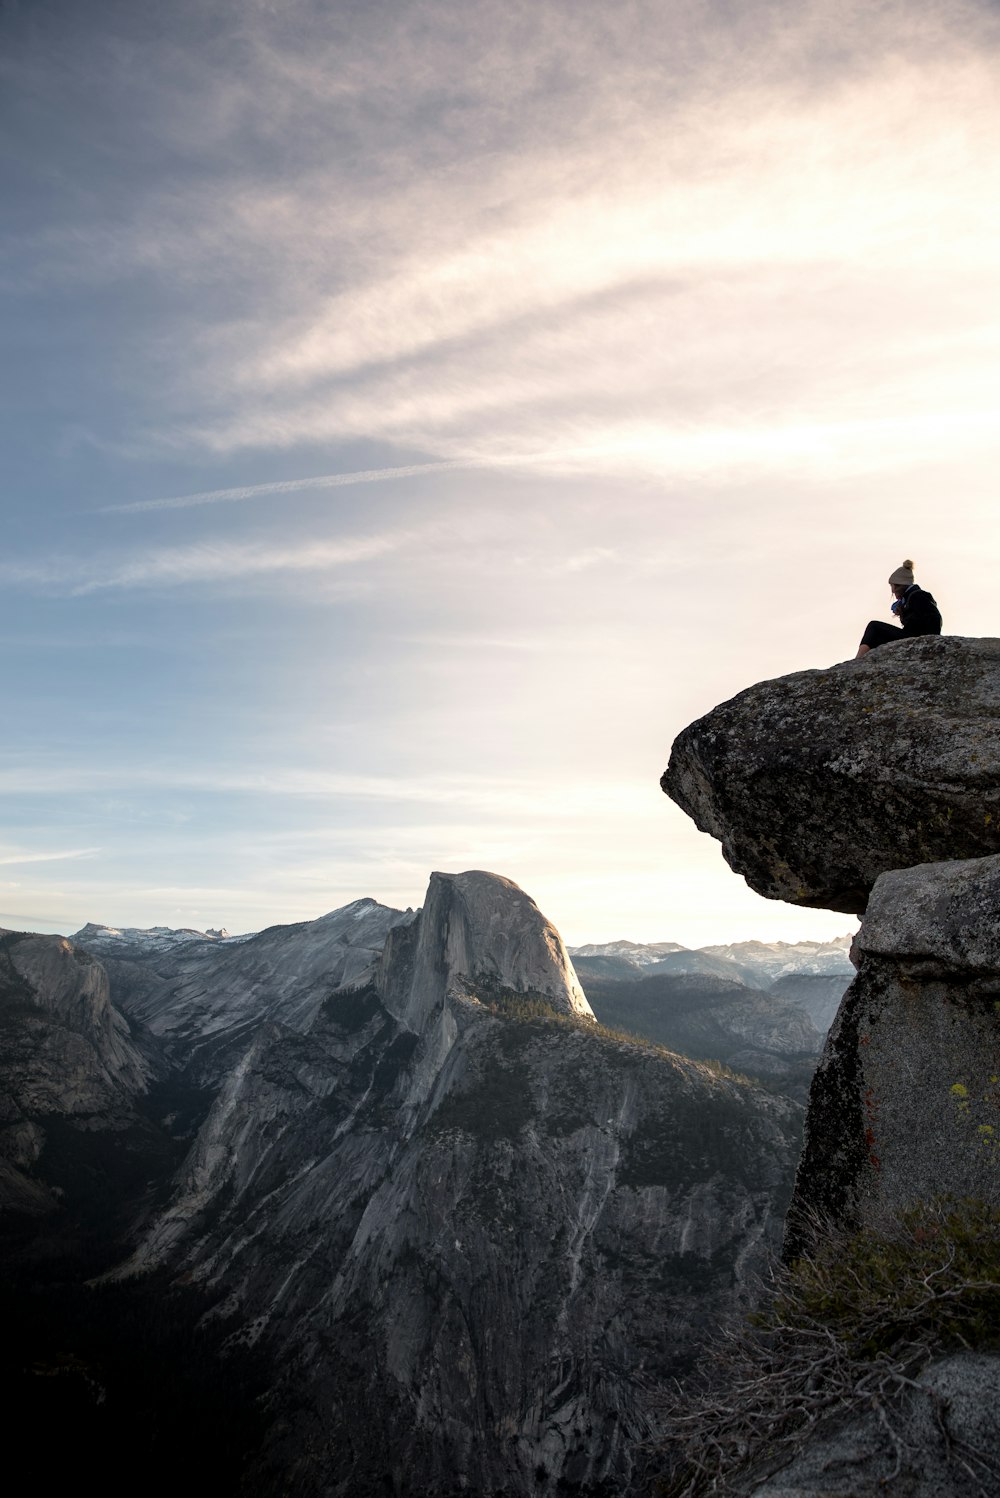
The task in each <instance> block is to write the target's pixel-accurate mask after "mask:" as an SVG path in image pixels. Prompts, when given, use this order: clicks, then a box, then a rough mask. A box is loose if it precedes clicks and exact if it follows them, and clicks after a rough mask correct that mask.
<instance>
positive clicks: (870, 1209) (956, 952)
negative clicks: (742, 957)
mask: <svg viewBox="0 0 1000 1498" xmlns="http://www.w3.org/2000/svg"><path fill="white" fill-rule="evenodd" d="M854 959H855V962H856V963H857V966H858V975H857V977H856V979H855V981H854V983H853V984H852V985H851V987H850V988H849V989H848V991H847V994H846V995H845V998H844V1001H843V1004H842V1006H841V1009H840V1013H839V1015H838V1017H837V1020H836V1022H835V1024H834V1027H833V1029H832V1030H831V1032H830V1036H829V1039H828V1042H827V1046H826V1050H825V1052H824V1056H823V1060H822V1062H821V1064H820V1067H819V1069H818V1071H817V1073H816V1076H815V1078H814V1080H813V1086H812V1092H811V1094H810V1100H809V1112H808V1116H807V1122H806V1143H805V1149H804V1151H803V1156H802V1162H801V1164H800V1167H799V1172H798V1178H797V1186H796V1194H795V1202H794V1205H793V1208H792V1211H791V1212H790V1214H789V1223H788V1237H787V1251H788V1253H789V1254H791V1255H793V1256H794V1253H795V1252H796V1251H797V1250H798V1248H799V1247H800V1246H804V1245H805V1244H806V1243H807V1242H808V1227H807V1221H808V1218H809V1217H810V1216H811V1215H813V1214H815V1213H821V1214H825V1215H827V1216H829V1217H832V1218H833V1219H834V1220H835V1221H837V1222H838V1223H839V1224H840V1225H842V1226H843V1227H845V1228H847V1229H849V1230H850V1229H855V1228H861V1227H877V1226H878V1224H879V1222H880V1221H881V1220H882V1219H884V1218H885V1217H886V1216H887V1215H889V1216H891V1215H892V1214H893V1213H897V1212H899V1211H901V1210H905V1209H906V1208H908V1207H912V1206H915V1205H916V1204H917V1203H918V1202H920V1201H927V1200H930V1199H932V1198H933V1197H936V1196H939V1195H942V1194H944V1193H947V1194H949V1195H951V1196H954V1197H957V1198H963V1197H975V1198H977V1199H979V1200H982V1201H986V1202H991V1203H994V1204H997V1205H1000V1018H998V1016H1000V857H992V858H980V859H971V860H967V861H956V862H954V863H933V864H920V865H918V866H917V867H916V868H911V869H902V870H897V871H894V872H891V873H887V874H884V875H883V876H882V877H881V878H880V879H879V880H878V881H877V882H876V884H875V888H874V890H873V892H872V896H871V900H870V902H869V906H868V912H867V915H866V916H865V920H864V922H863V924H862V927H861V930H860V932H859V933H858V936H857V937H856V939H855V943H854Z"/></svg>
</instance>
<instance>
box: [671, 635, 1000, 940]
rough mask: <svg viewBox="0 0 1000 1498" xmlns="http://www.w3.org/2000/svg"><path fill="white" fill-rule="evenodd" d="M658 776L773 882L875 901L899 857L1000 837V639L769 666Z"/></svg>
mask: <svg viewBox="0 0 1000 1498" xmlns="http://www.w3.org/2000/svg"><path fill="white" fill-rule="evenodd" d="M660 783H661V785H662V787H663V790H664V791H665V792H666V793H667V795H669V796H670V797H672V799H673V800H674V801H676V802H677V804H678V805H679V806H680V807H681V808H682V809H683V810H684V811H686V812H687V813H688V815H689V816H690V817H691V818H692V819H693V820H694V822H695V823H696V824H697V826H698V827H699V828H700V829H701V830H702V831H703V832H708V833H711V835H712V836H713V837H716V838H718V839H719V841H720V842H721V844H722V851H723V854H724V855H725V857H726V860H727V862H728V863H729V864H730V866H731V867H732V868H733V869H734V870H735V871H736V872H737V873H739V874H742V875H743V876H744V878H745V879H746V881H747V883H748V884H749V885H750V887H751V888H752V889H755V890H756V891H757V892H758V893H759V894H762V895H765V896H767V897H768V898H769V899H774V900H787V901H789V902H790V903H792V904H793V905H805V906H818V907H823V908H826V909H830V910H842V911H847V912H851V913H858V914H861V913H863V912H864V910H865V907H866V904H867V902H868V896H869V893H870V891H871V888H872V886H873V884H874V883H875V880H876V879H877V878H878V877H879V875H880V874H882V873H885V872H886V870H889V869H899V868H908V867H910V866H911V865H913V864H919V863H928V862H936V861H940V860H944V859H970V858H980V857H984V856H987V855H990V854H995V853H1000V640H997V639H988V640H982V639H962V638H958V637H948V636H941V637H937V636H932V637H926V638H923V639H915V640H906V641H900V642H898V643H896V642H893V643H892V644H890V645H885V646H883V647H881V648H880V649H878V650H875V651H872V653H871V654H870V655H868V656H866V657H865V658H864V659H862V660H860V661H846V662H844V663H843V664H841V665H837V666H833V667H830V668H829V669H827V670H821V671H800V672H798V673H797V674H795V675H793V676H785V677H780V678H778V679H777V680H774V681H765V682H760V683H758V684H757V685H756V686H754V687H750V688H749V689H748V690H747V691H745V692H741V693H740V694H739V696H737V697H734V698H732V700H731V701H729V702H724V703H722V704H721V705H720V706H719V707H717V708H714V709H713V711H712V712H710V713H708V714H706V716H705V717H703V718H700V719H699V720H698V721H697V722H696V723H692V724H691V725H690V727H688V728H686V729H685V730H684V731H683V732H682V733H681V734H680V735H679V736H678V738H677V739H676V741H675V743H674V746H673V750H672V753H671V756H670V764H669V766H668V767H667V770H666V771H665V773H664V775H663V778H662V780H661V782H660Z"/></svg>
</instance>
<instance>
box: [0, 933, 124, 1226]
mask: <svg viewBox="0 0 1000 1498" xmlns="http://www.w3.org/2000/svg"><path fill="white" fill-rule="evenodd" d="M0 1038H2V1046H0V1215H6V1216H9V1215H10V1214H14V1215H15V1216H16V1215H17V1214H19V1213H28V1214H34V1213H39V1212H41V1213H47V1212H53V1211H55V1210H56V1208H57V1206H58V1195H57V1194H54V1191H53V1187H54V1186H57V1181H56V1178H55V1177H54V1176H53V1173H52V1171H51V1170H50V1169H49V1161H48V1158H47V1146H48V1145H50V1144H51V1142H52V1140H53V1138H54V1136H55V1135H56V1134H63V1133H65V1131H67V1130H69V1131H70V1133H72V1134H75V1135H76V1136H78V1137H81V1138H82V1136H85V1135H89V1136H91V1138H95V1137H96V1136H99V1135H104V1136H109V1135H119V1136H121V1135H124V1134H125V1133H127V1132H128V1131H129V1130H130V1129H132V1128H133V1127H135V1126H137V1125H139V1124H140V1119H139V1115H138V1113H137V1109H136V1099H137V1098H138V1097H139V1096H140V1095H141V1094H142V1093H144V1092H145V1091H146V1089H147V1087H148V1084H149V1082H150V1079H151V1076H152V1067H151V1065H150V1062H149V1060H148V1058H147V1056H146V1055H145V1054H143V1052H142V1051H141V1050H140V1048H139V1047H138V1045H137V1044H136V1042H135V1039H134V1037H133V1035H132V1031H131V1029H130V1026H129V1024H128V1021H127V1020H126V1019H125V1018H124V1017H123V1015H121V1014H120V1013H119V1012H118V1011H117V1010H116V1009H115V1007H114V1006H113V1004H112V1003H111V999H110V989H109V984H108V977H107V974H106V972H105V971H104V969H103V967H102V966H101V964H100V963H99V962H96V961H95V960H94V959H93V958H92V957H89V956H88V955H87V954H86V953H85V952H82V951H80V950H79V949H78V948H76V947H74V946H72V944H71V943H70V942H68V941H66V940H65V939H64V938H63V937H61V936H34V935H28V934H25V933H24V932H16V931H0Z"/></svg>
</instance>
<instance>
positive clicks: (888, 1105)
mask: <svg viewBox="0 0 1000 1498" xmlns="http://www.w3.org/2000/svg"><path fill="white" fill-rule="evenodd" d="M661 785H662V787H663V789H664V790H665V791H666V792H667V794H668V795H670V796H671V797H672V798H673V799H674V800H675V801H676V802H677V803H678V805H680V806H681V807H682V808H683V809H684V810H685V811H686V812H688V814H689V815H690V816H691V817H692V818H693V819H694V821H695V822H696V824H697V825H698V827H699V828H701V829H702V830H703V831H707V832H710V833H711V834H712V835H713V836H714V837H717V838H718V839H719V840H720V842H721V843H722V850H723V853H724V855H725V857H726V859H727V860H728V862H729V863H730V865H731V866H732V868H733V869H734V870H736V872H738V873H741V874H743V875H744V876H745V878H746V880H747V882H748V884H750V886H751V887H752V888H753V889H755V890H757V891H758V892H759V893H760V894H763V895H766V896H768V897H769V898H772V899H783V900H787V901H789V902H790V903H792V904H796V905H805V906H822V907H827V908H829V909H832V910H843V911H854V912H857V913H859V914H861V915H862V916H863V920H862V925H861V929H860V931H859V932H858V935H857V937H856V938H855V941H854V945H853V948H852V953H851V959H852V962H853V963H854V965H855V968H856V969H857V976H856V977H855V979H854V981H853V983H852V984H851V986H850V988H849V989H848V990H847V992H846V994H845V995H844V998H843V1000H842V1002H841V1006H840V1009H839V1012H838V1015H837V1018H836V1020H835V1021H834V1024H833V1026H832V1028H831V1030H830V1033H829V1036H828V1038H827V1042H826V1046H825V1049H824V1053H823V1057H822V1060H821V1062H820V1066H819V1068H818V1070H817V1072H816V1075H815V1077H814V1079H813V1083H812V1087H811V1091H810V1096H809V1106H808V1111H807V1116H806V1135H805V1146H804V1150H803V1154H802V1157H801V1160H800V1163H799V1168H798V1172H797V1175H796V1185H795V1191H794V1194H793V1198H792V1203H791V1206H790V1209H789V1213H788V1217H787V1222H786V1234H785V1259H786V1262H787V1263H788V1264H789V1265H790V1269H789V1273H788V1278H787V1279H786V1280H785V1281H784V1282H783V1283H784V1289H783V1290H782V1291H781V1293H780V1295H779V1297H778V1299H777V1300H776V1302H775V1308H774V1312H773V1314H774V1317H775V1320H774V1326H773V1330H774V1335H776V1336H777V1338H778V1339H779V1343H780V1339H781V1337H782V1336H785V1335H786V1334H788V1336H791V1332H790V1328H791V1329H792V1330H796V1324H795V1319H794V1318H795V1316H798V1317H799V1318H800V1321H799V1323H798V1325H797V1330H796V1335H799V1334H801V1335H803V1336H812V1335H814V1334H815V1335H816V1336H817V1338H818V1340H817V1343H816V1345H817V1348H819V1349H820V1352H821V1351H822V1348H824V1347H833V1348H835V1349H836V1356H835V1361H836V1359H839V1360H840V1364H839V1366H840V1369H841V1372H840V1373H838V1375H837V1377H839V1378H841V1384H840V1385H839V1386H837V1385H836V1381H835V1380H833V1381H831V1379H832V1375H830V1373H829V1370H828V1369H826V1365H825V1360H824V1357H823V1356H820V1352H818V1353H817V1358H818V1361H817V1362H816V1365H815V1367H813V1368H812V1370H811V1371H810V1372H809V1373H808V1378H803V1380H802V1381H801V1384H800V1385H798V1384H796V1383H795V1377H796V1375H795V1374H794V1372H793V1371H792V1364H793V1363H794V1361H795V1359H794V1357H790V1360H789V1364H788V1366H787V1367H784V1368H782V1367H780V1366H779V1367H777V1372H776V1373H774V1375H773V1378H772V1374H770V1373H769V1374H768V1377H769V1378H772V1390H773V1380H774V1378H777V1379H779V1380H780V1379H782V1378H783V1379H785V1380H786V1382H785V1384H781V1385H780V1387H779V1395H778V1397H777V1398H774V1397H773V1393H772V1410H771V1414H765V1415H762V1414H761V1410H760V1409H756V1410H754V1411H751V1412H750V1413H752V1415H753V1418H754V1419H755V1420H756V1421H757V1424H756V1426H755V1429H757V1430H758V1431H760V1430H762V1429H763V1428H764V1425H765V1424H766V1422H767V1420H768V1419H772V1416H774V1418H775V1419H777V1421H778V1425H781V1432H780V1434H777V1435H776V1434H775V1432H777V1431H778V1425H776V1424H774V1423H773V1420H772V1425H771V1426H770V1427H769V1429H771V1431H772V1435H771V1437H770V1438H769V1439H770V1440H771V1441H772V1444H773V1450H780V1451H781V1452H783V1455H782V1456H781V1457H780V1459H779V1458H774V1460H773V1462H772V1469H773V1468H774V1467H780V1468H781V1471H780V1475H777V1476H775V1475H774V1471H773V1470H772V1473H771V1476H770V1477H769V1478H767V1479H766V1480H765V1481H764V1485H763V1486H761V1485H760V1476H759V1475H758V1477H757V1479H756V1481H754V1480H751V1478H750V1475H749V1474H748V1473H746V1472H744V1476H743V1479H740V1478H739V1477H737V1478H736V1479H735V1480H734V1484H733V1485H729V1483H730V1478H729V1475H728V1474H727V1476H726V1478H725V1482H724V1487H723V1489H721V1490H724V1491H731V1492H741V1493H753V1494H755V1495H756V1498H806V1495H807V1494H808V1495H816V1494H819V1493H823V1494H835V1493H836V1494H843V1495H845V1498H846V1495H848V1494H850V1495H854V1498H863V1495H867V1494H869V1493H871V1494H875V1493H876V1492H881V1491H883V1488H884V1484H885V1482H886V1481H889V1480H891V1479H893V1478H895V1477H899V1480H900V1490H901V1491H906V1492H907V1493H908V1494H913V1495H918V1498H932V1495H933V1498H940V1495H945V1498H959V1495H961V1494H965V1493H972V1492H982V1493H984V1494H985V1493H995V1492H997V1491H1000V1425H998V1423H997V1421H996V1419H995V1418H994V1417H993V1415H992V1414H991V1413H990V1410H991V1409H992V1408H993V1405H994V1402H995V1391H996V1388H997V1387H1000V1358H998V1357H997V1356H996V1353H997V1350H998V1345H1000V1344H998V1339H997V1337H996V1335H995V1325H996V1315H995V1311H996V1308H997V1307H998V1306H1000V1249H998V1245H1000V1168H998V1167H1000V856H998V855H1000V640H967V639H955V638H926V639H917V640H913V641H905V642H901V643H899V644H895V643H894V644H891V645H887V646H885V647H883V648H881V649H879V650H878V651H874V652H872V654H870V655H869V656H867V657H865V658H864V659H863V660H861V661H857V662H853V661H852V662H845V663H844V664H843V665H840V666H835V667H833V668H831V669H830V670H826V671H807V672H800V673H798V674H796V675H794V676H789V677H785V678H782V679H780V680H777V681H769V682H762V683H760V684H759V685H757V686H755V687H752V688H750V689H749V690H748V691H746V692H743V693H741V694H740V695H739V696H738V697H735V698H733V700H732V701H730V702H727V703H723V704H722V705H721V706H720V707H718V708H716V709H714V711H713V712H711V713H709V714H707V715H706V716H705V717H703V718H701V719H700V720H699V721H698V722H696V723H694V724H692V725H691V726H690V727H689V728H687V729H685V730H684V732H683V733H681V734H680V735H679V737H678V739H677V740H676V742H675V744H674V746H673V750H672V753H671V757H670V763H669V766H668V768H667V770H666V772H665V773H664V776H663V778H662V781H661ZM970 1254H971V1255H972V1260H971V1262H974V1264H975V1272H974V1275H973V1276H972V1278H971V1279H970V1278H969V1276H966V1277H965V1278H964V1280H963V1278H962V1276H961V1275H958V1274H957V1272H956V1271H955V1265H956V1264H958V1263H961V1262H964V1259H963V1255H964V1258H965V1259H968V1258H969V1255H970ZM927 1255H929V1257H927ZM935 1255H936V1256H937V1257H935ZM897 1258H898V1261H899V1265H900V1270H899V1275H898V1277H897V1275H896V1271H895V1270H894V1269H891V1268H890V1269H889V1270H887V1267H886V1266H892V1265H893V1264H894V1263H895V1262H896V1259H897ZM925 1259H926V1262H925ZM939 1261H940V1262H939ZM917 1263H919V1264H922V1265H923V1266H924V1267H923V1269H922V1270H921V1274H924V1275H925V1278H924V1279H921V1278H920V1276H919V1275H918V1276H917V1277H916V1279H914V1278H913V1274H912V1273H911V1270H912V1266H913V1264H917ZM907 1265H909V1266H910V1267H909V1268H906V1266H907ZM886 1274H888V1280H887V1281H886V1279H885V1276H886ZM906 1275H909V1280H908V1281H907V1287H906V1288H905V1289H904V1288H903V1285H902V1281H903V1280H904V1279H905V1277H906ZM845 1276H846V1278H845ZM880 1276H881V1277H882V1278H880ZM848 1282H849V1283H848ZM886 1283H888V1285H889V1289H888V1291H887V1290H886ZM914 1286H915V1287H916V1290H915V1292H914V1293H915V1294H916V1302H915V1303H914V1304H911V1303H910V1301H909V1300H906V1297H907V1296H910V1291H911V1290H913V1289H914ZM944 1286H947V1289H944V1288H942V1287H944ZM921 1287H922V1288H921ZM917 1292H919V1293H917ZM880 1297H881V1299H880ZM921 1297H923V1298H921ZM949 1297H951V1298H952V1299H949ZM976 1297H979V1299H978V1300H976ZM897 1298H898V1301H899V1304H898V1306H897V1307H895V1309H894V1301H895V1300H896V1299H897ZM910 1300H912V1296H910ZM939 1300H941V1301H942V1304H943V1302H944V1301H948V1306H947V1307H946V1310H947V1312H948V1314H944V1313H942V1311H941V1306H940V1305H939V1304H938V1301H939ZM904 1301H905V1304H904ZM972 1301H975V1302H976V1306H977V1309H976V1311H975V1313H974V1314H973V1313H972V1311H971V1309H970V1308H971V1304H972ZM849 1305H853V1306H855V1308H856V1311H857V1307H860V1308H861V1310H860V1313H858V1314H856V1320H855V1323H854V1324H853V1329H851V1330H850V1331H846V1330H845V1328H846V1327H847V1326H848V1321H849V1318H847V1319H845V1317H846V1312H845V1311H844V1307H845V1306H849ZM984 1305H985V1306H988V1308H989V1311H988V1314H983V1311H982V1307H983V1306H984ZM790 1306H791V1307H792V1309H793V1311H794V1315H793V1316H792V1320H791V1321H790V1320H788V1317H789V1316H790V1315H791V1314H792V1313H791V1312H790V1311H789V1307H790ZM952 1307H953V1308H954V1315H953V1316H952V1315H951V1309H952ZM897 1309H898V1311H899V1315H898V1317H897V1316H896V1310H897ZM967 1313H968V1319H966V1316H967ZM852 1314H854V1313H852ZM879 1316H881V1317H882V1322H881V1323H880V1324H881V1326H882V1330H881V1331H880V1332H879V1335H880V1336H883V1337H884V1341H883V1343H881V1344H880V1345H879V1347H878V1348H876V1350H875V1353H873V1352H872V1345H874V1343H873V1340H872V1339H873V1336H874V1335H875V1334H874V1333H873V1331H872V1326H873V1325H875V1323H876V1322H877V1321H878V1317H879ZM949 1317H950V1319H949ZM838 1318H840V1319H839V1320H838ZM886 1318H888V1319H886ZM977 1318H978V1319H977ZM897 1322H898V1326H897V1324H896V1323H897ZM906 1326H909V1327H910V1330H909V1331H904V1328H905V1327H906ZM907 1337H909V1338H910V1339H911V1340H910V1342H909V1343H906V1338H907ZM852 1339H853V1341H852ZM900 1339H902V1340H900ZM751 1342H752V1338H751ZM869 1344H872V1345H869ZM904 1344H905V1345H904ZM876 1354H877V1357H876ZM769 1356H771V1355H770V1354H769ZM873 1357H875V1358H876V1362H877V1364H878V1365H877V1366H875V1364H873V1363H872V1362H871V1359H872V1358H873ZM866 1359H867V1360H868V1361H866ZM878 1360H881V1361H878ZM778 1362H779V1363H780V1359H779V1360H778ZM770 1366H771V1368H772V1370H774V1368H775V1366H776V1365H775V1360H774V1358H773V1357H772V1358H771V1364H770ZM873 1368H874V1372H873V1371H872V1369H873ZM825 1369H826V1371H824V1370H825ZM845 1370H846V1372H845ZM883 1374H884V1377H883ZM765 1382H766V1380H765ZM762 1387H763V1384H762ZM862 1389H866V1390H867V1391H868V1392H867V1393H866V1394H865V1396H864V1399H863V1400H859V1396H858V1393H857V1391H858V1390H862ZM817 1391H818V1392H817ZM796 1411H797V1412H798V1413H795V1412H796ZM872 1411H874V1414H873V1413H872ZM803 1412H810V1413H808V1415H804V1414H803ZM831 1412H833V1415H831ZM800 1417H801V1418H802V1419H807V1420H808V1428H809V1432H813V1426H814V1424H815V1432H814V1433H807V1434H805V1435H802V1430H803V1429H804V1428H805V1427H803V1426H797V1425H796V1421H797V1420H798V1419H799V1418H800ZM987 1417H988V1418H987ZM727 1418H728V1416H727ZM732 1429H733V1427H732V1422H731V1421H730V1426H729V1430H730V1433H731V1432H732ZM796 1430H797V1431H799V1434H798V1435H796V1436H794V1437H791V1436H789V1435H788V1432H789V1431H792V1432H794V1431H796ZM742 1439H743V1437H742V1435H741V1434H739V1433H738V1436H737V1445H739V1443H740V1441H741V1440H742ZM757 1440H758V1441H760V1436H759V1435H758V1437H757ZM783 1443H784V1444H783ZM765 1444H766V1443H765ZM749 1447H750V1448H752V1447H753V1440H752V1439H750V1441H749ZM747 1448H748V1443H747V1441H745V1440H744V1441H743V1452H744V1454H743V1456H742V1457H741V1458H740V1459H739V1460H738V1461H737V1463H736V1464H737V1466H740V1467H741V1468H745V1466H746V1462H747V1460H748V1458H747V1456H746V1450H747ZM757 1449H758V1451H759V1449H760V1448H759V1446H758V1448H757ZM690 1459H692V1458H690V1457H689V1460H690ZM693 1460H694V1462H695V1465H697V1464H698V1460H699V1458H698V1457H697V1456H695V1457H694V1458H693ZM764 1466H765V1468H766V1466H767V1462H766V1461H765V1462H764ZM712 1490H713V1491H716V1490H717V1489H715V1488H713V1489H712ZM684 1491H685V1492H687V1491H689V1489H684ZM690 1491H691V1492H695V1491H701V1489H700V1488H698V1487H697V1486H695V1487H692V1488H690Z"/></svg>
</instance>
